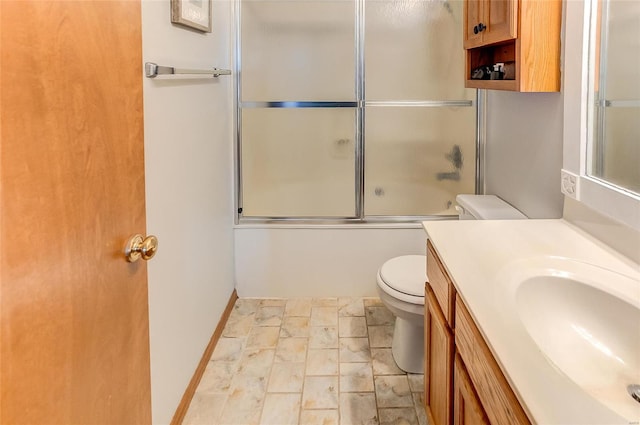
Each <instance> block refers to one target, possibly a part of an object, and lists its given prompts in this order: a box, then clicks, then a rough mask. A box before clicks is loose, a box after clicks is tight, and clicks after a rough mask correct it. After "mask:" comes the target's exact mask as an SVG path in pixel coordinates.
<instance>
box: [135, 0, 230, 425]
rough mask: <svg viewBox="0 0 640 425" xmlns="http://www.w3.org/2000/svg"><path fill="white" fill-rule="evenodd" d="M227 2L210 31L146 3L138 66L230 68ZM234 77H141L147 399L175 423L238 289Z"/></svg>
mask: <svg viewBox="0 0 640 425" xmlns="http://www.w3.org/2000/svg"><path fill="white" fill-rule="evenodd" d="M231 24H232V3H231V2H230V1H214V2H213V33H211V34H202V33H198V32H193V31H190V30H186V29H183V28H180V27H177V26H173V25H172V24H171V23H170V13H169V2H168V1H157V0H143V1H142V32H143V41H142V44H143V57H144V61H149V62H156V63H158V64H160V65H169V66H176V67H184V68H207V67H214V66H215V67H218V68H230V67H231V64H232V60H231V51H230V47H231V40H230V37H231V34H232V27H231ZM232 105H233V104H232V80H231V77H228V76H222V77H219V78H217V79H213V78H207V79H200V78H199V79H188V78H176V77H170V79H164V80H160V79H159V78H157V79H155V80H151V79H147V78H145V79H144V108H145V111H144V116H145V164H146V166H145V170H146V192H147V231H148V232H149V233H151V234H155V235H157V236H158V240H159V250H158V254H157V255H156V257H155V258H154V259H153V260H151V261H150V262H149V315H150V338H151V397H152V413H153V423H154V424H167V423H169V422H170V421H171V418H172V417H173V414H174V412H175V409H176V407H177V406H178V404H179V402H180V399H181V398H182V395H183V394H184V390H185V389H186V387H187V385H188V384H189V381H190V379H191V377H192V376H193V373H194V371H195V368H196V366H197V364H198V362H199V361H200V358H201V357H202V354H203V352H204V350H205V348H206V346H207V344H208V342H209V340H210V338H211V335H212V334H213V331H214V329H215V327H216V325H217V323H218V321H219V319H220V316H221V314H222V311H223V309H224V307H225V305H226V303H227V301H228V300H229V296H230V295H231V293H232V291H233V287H234V272H233V228H232V226H233V202H232V199H233V198H232V188H233V171H232V146H233V144H232V143H233V138H232V131H233V109H232Z"/></svg>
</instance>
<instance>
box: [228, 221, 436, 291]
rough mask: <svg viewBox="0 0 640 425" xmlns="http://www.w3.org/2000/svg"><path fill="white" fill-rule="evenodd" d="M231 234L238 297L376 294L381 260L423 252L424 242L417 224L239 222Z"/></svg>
mask: <svg viewBox="0 0 640 425" xmlns="http://www.w3.org/2000/svg"><path fill="white" fill-rule="evenodd" d="M405 227H406V226H405ZM235 234H236V274H237V275H236V279H237V290H238V295H239V296H241V297H341V296H360V297H362V296H377V293H376V274H377V272H378V268H379V267H380V266H381V265H382V263H384V262H385V261H386V260H388V259H390V258H392V257H395V256H398V255H405V254H425V252H426V243H427V236H426V234H425V232H424V230H423V229H422V227H415V228H409V229H408V228H370V227H369V228H368V227H366V226H363V225H355V226H343V227H326V226H317V227H311V226H307V227H306V228H296V227H295V226H292V225H290V226H288V227H285V226H281V227H270V228H253V227H238V228H236V230H235Z"/></svg>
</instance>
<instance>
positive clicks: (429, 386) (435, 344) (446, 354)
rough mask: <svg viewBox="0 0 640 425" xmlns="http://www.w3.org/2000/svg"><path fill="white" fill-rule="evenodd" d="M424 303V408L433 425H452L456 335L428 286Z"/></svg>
mask: <svg viewBox="0 0 640 425" xmlns="http://www.w3.org/2000/svg"><path fill="white" fill-rule="evenodd" d="M426 293H427V294H426V302H425V315H424V318H425V352H424V361H425V366H424V382H425V384H424V385H425V405H426V412H427V417H428V418H429V423H430V424H431V425H449V424H450V423H451V394H452V384H453V383H452V379H453V334H452V333H451V330H450V329H449V327H448V326H447V320H446V319H445V317H444V314H443V313H442V310H441V309H440V307H439V306H438V301H437V300H436V297H435V295H434V293H433V291H432V290H431V288H430V287H429V286H428V285H427V290H426Z"/></svg>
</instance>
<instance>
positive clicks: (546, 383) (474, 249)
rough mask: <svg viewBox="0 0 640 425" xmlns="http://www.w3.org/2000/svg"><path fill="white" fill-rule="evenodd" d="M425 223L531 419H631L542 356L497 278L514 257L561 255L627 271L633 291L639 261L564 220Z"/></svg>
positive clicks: (639, 279) (563, 421)
mask: <svg viewBox="0 0 640 425" xmlns="http://www.w3.org/2000/svg"><path fill="white" fill-rule="evenodd" d="M423 227H424V229H425V231H426V232H427V235H428V238H429V239H430V240H431V242H432V244H433V245H434V247H435V249H436V251H437V252H438V255H439V256H440V258H441V259H442V261H443V263H444V266H445V268H446V269H447V271H448V273H449V275H450V276H451V278H452V279H453V281H454V284H455V286H456V289H457V290H458V295H459V296H460V297H462V299H463V301H464V302H465V304H466V305H467V307H468V308H469V311H470V313H471V315H472V316H473V318H474V320H475V321H476V324H477V325H478V328H479V329H480V332H482V334H483V335H484V337H485V340H486V341H487V343H488V345H489V347H490V349H491V350H492V352H493V354H494V356H495V357H496V360H497V362H498V363H499V364H500V366H501V368H502V370H503V372H504V374H505V376H506V377H507V379H508V380H509V382H510V383H511V385H512V388H513V389H514V392H515V393H516V395H517V397H518V398H519V400H520V401H521V403H522V405H523V407H524V409H525V411H526V412H527V414H528V415H529V417H530V418H531V419H532V422H534V423H537V424H545V425H546V424H563V425H565V424H566V425H568V424H581V425H582V424H598V425H603V424H629V423H634V421H635V419H632V420H629V419H624V418H622V417H621V416H619V415H617V414H616V413H614V412H613V411H611V410H610V409H608V408H606V407H605V406H604V405H602V404H599V403H595V402H594V400H593V398H591V397H590V396H589V395H588V394H587V393H586V392H584V391H583V390H582V389H581V388H580V387H579V386H577V385H576V384H575V383H574V382H573V381H572V380H571V379H569V378H568V377H567V376H566V375H564V374H563V373H562V372H560V371H559V370H558V369H556V368H555V367H554V366H553V365H552V363H551V362H550V361H549V360H547V358H546V357H545V355H544V354H543V353H542V352H541V351H540V349H539V348H538V346H537V345H536V343H535V342H534V340H533V339H532V338H531V337H530V336H529V334H528V333H527V332H526V331H525V332H523V327H522V325H521V323H520V324H519V323H516V322H518V321H517V320H512V319H513V318H512V317H510V316H509V315H508V314H507V313H506V312H505V310H508V309H505V296H504V294H503V292H505V289H504V287H502V286H500V285H499V284H498V283H497V282H498V281H499V280H500V276H501V275H504V270H505V267H507V266H509V265H512V264H513V262H514V261H518V260H523V259H529V258H541V257H545V258H548V257H561V258H569V259H573V260H577V261H580V262H585V263H589V264H592V265H595V266H598V267H601V268H604V269H608V270H612V271H615V272H617V273H620V274H623V275H626V276H628V277H631V278H632V279H633V280H635V281H637V282H639V285H638V293H636V294H634V296H637V295H638V294H640V266H639V265H638V264H637V263H634V262H633V261H631V260H629V259H627V258H626V257H623V256H621V255H620V254H618V253H617V252H616V251H614V250H612V249H610V248H609V247H607V246H606V245H604V244H602V243H600V242H599V241H598V240H596V239H595V238H593V237H591V236H590V235H588V234H587V233H585V232H583V231H582V230H580V229H578V228H577V227H575V226H573V225H572V224H570V223H568V222H566V221H565V220H562V219H557V220H478V221H476V220H462V221H457V220H452V221H425V222H423ZM634 291H635V289H634ZM510 307H511V310H513V306H510ZM594 314H597V312H594ZM639 378H640V371H639ZM638 419H640V418H638ZM635 423H638V422H635Z"/></svg>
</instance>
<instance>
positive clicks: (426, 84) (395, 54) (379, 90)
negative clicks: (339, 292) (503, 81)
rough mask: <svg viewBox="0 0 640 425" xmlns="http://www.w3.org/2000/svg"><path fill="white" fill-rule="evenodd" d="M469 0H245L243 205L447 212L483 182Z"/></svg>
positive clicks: (363, 215)
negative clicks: (468, 53)
mask: <svg viewBox="0 0 640 425" xmlns="http://www.w3.org/2000/svg"><path fill="white" fill-rule="evenodd" d="M461 16H462V3H461V2H460V1H454V2H448V1H441V0H433V1H429V0H424V1H377V0H376V1H370V0H367V1H364V0H356V1H346V0H345V1H330V0H291V1H266V0H265V1H262V0H241V1H240V3H239V22H238V24H239V31H238V35H239V43H238V52H237V53H238V61H239V64H238V65H239V69H240V79H239V87H238V96H239V102H238V112H239V113H238V117H239V132H238V137H239V149H238V151H239V164H238V165H239V170H240V173H239V182H240V188H239V189H240V193H239V207H240V210H239V211H241V213H240V217H241V218H255V219H274V218H275V219H279V218H306V219H316V218H317V219H350V220H363V219H370V218H375V217H391V216H393V217H398V216H400V217H407V216H432V215H447V214H451V213H452V209H451V208H452V203H453V200H454V199H455V195H456V194H457V193H473V192H474V190H475V174H476V173H475V140H476V136H475V133H476V132H475V129H476V108H475V90H466V89H464V82H463V73H464V62H463V51H462V39H461V37H462V32H461V31H459V29H460V28H461V23H460V22H461Z"/></svg>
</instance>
